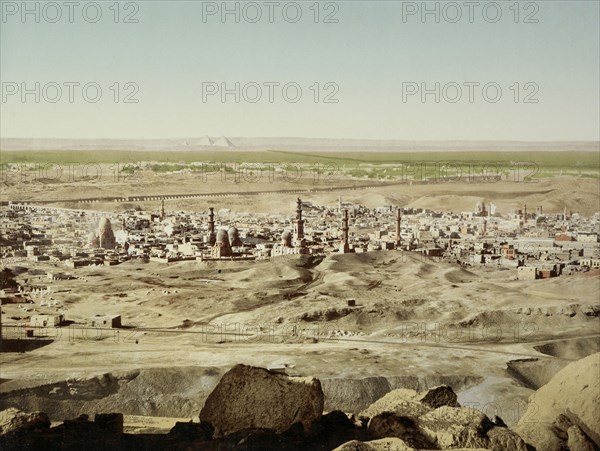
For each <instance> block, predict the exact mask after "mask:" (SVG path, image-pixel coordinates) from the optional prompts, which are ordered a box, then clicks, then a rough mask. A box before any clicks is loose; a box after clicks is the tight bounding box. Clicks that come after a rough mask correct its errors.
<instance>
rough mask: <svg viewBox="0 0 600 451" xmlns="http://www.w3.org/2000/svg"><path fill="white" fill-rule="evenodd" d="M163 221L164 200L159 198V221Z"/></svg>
mask: <svg viewBox="0 0 600 451" xmlns="http://www.w3.org/2000/svg"><path fill="white" fill-rule="evenodd" d="M164 219H165V198H164V197H161V198H160V220H161V221H162V220H164Z"/></svg>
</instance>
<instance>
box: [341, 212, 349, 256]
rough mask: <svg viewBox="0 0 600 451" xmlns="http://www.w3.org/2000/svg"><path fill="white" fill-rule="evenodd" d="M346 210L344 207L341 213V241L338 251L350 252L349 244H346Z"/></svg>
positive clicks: (347, 228)
mask: <svg viewBox="0 0 600 451" xmlns="http://www.w3.org/2000/svg"><path fill="white" fill-rule="evenodd" d="M348 230H349V227H348V210H346V209H344V213H343V215H342V242H341V244H340V252H341V253H342V254H347V253H348V252H350V245H349V244H348Z"/></svg>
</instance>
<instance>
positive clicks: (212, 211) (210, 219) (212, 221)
mask: <svg viewBox="0 0 600 451" xmlns="http://www.w3.org/2000/svg"><path fill="white" fill-rule="evenodd" d="M208 210H209V213H208V233H209V234H210V233H215V209H214V208H213V207H210V208H209V209H208Z"/></svg>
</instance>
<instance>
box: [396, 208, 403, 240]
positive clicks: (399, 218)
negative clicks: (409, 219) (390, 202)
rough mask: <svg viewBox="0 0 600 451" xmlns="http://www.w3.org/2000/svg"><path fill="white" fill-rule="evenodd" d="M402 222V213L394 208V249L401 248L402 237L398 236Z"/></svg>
mask: <svg viewBox="0 0 600 451" xmlns="http://www.w3.org/2000/svg"><path fill="white" fill-rule="evenodd" d="M401 221H402V211H401V210H400V208H396V248H397V249H400V248H401V247H402V237H401V236H400V222H401Z"/></svg>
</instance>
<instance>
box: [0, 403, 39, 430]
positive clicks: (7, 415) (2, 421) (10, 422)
mask: <svg viewBox="0 0 600 451" xmlns="http://www.w3.org/2000/svg"><path fill="white" fill-rule="evenodd" d="M49 427H50V419H49V418H48V415H46V414H45V413H44V412H33V413H25V412H21V411H20V410H19V409H15V408H14V407H10V408H8V409H6V410H3V411H1V412H0V435H6V434H9V433H13V434H16V433H20V432H23V431H28V430H32V429H48V428H49Z"/></svg>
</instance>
